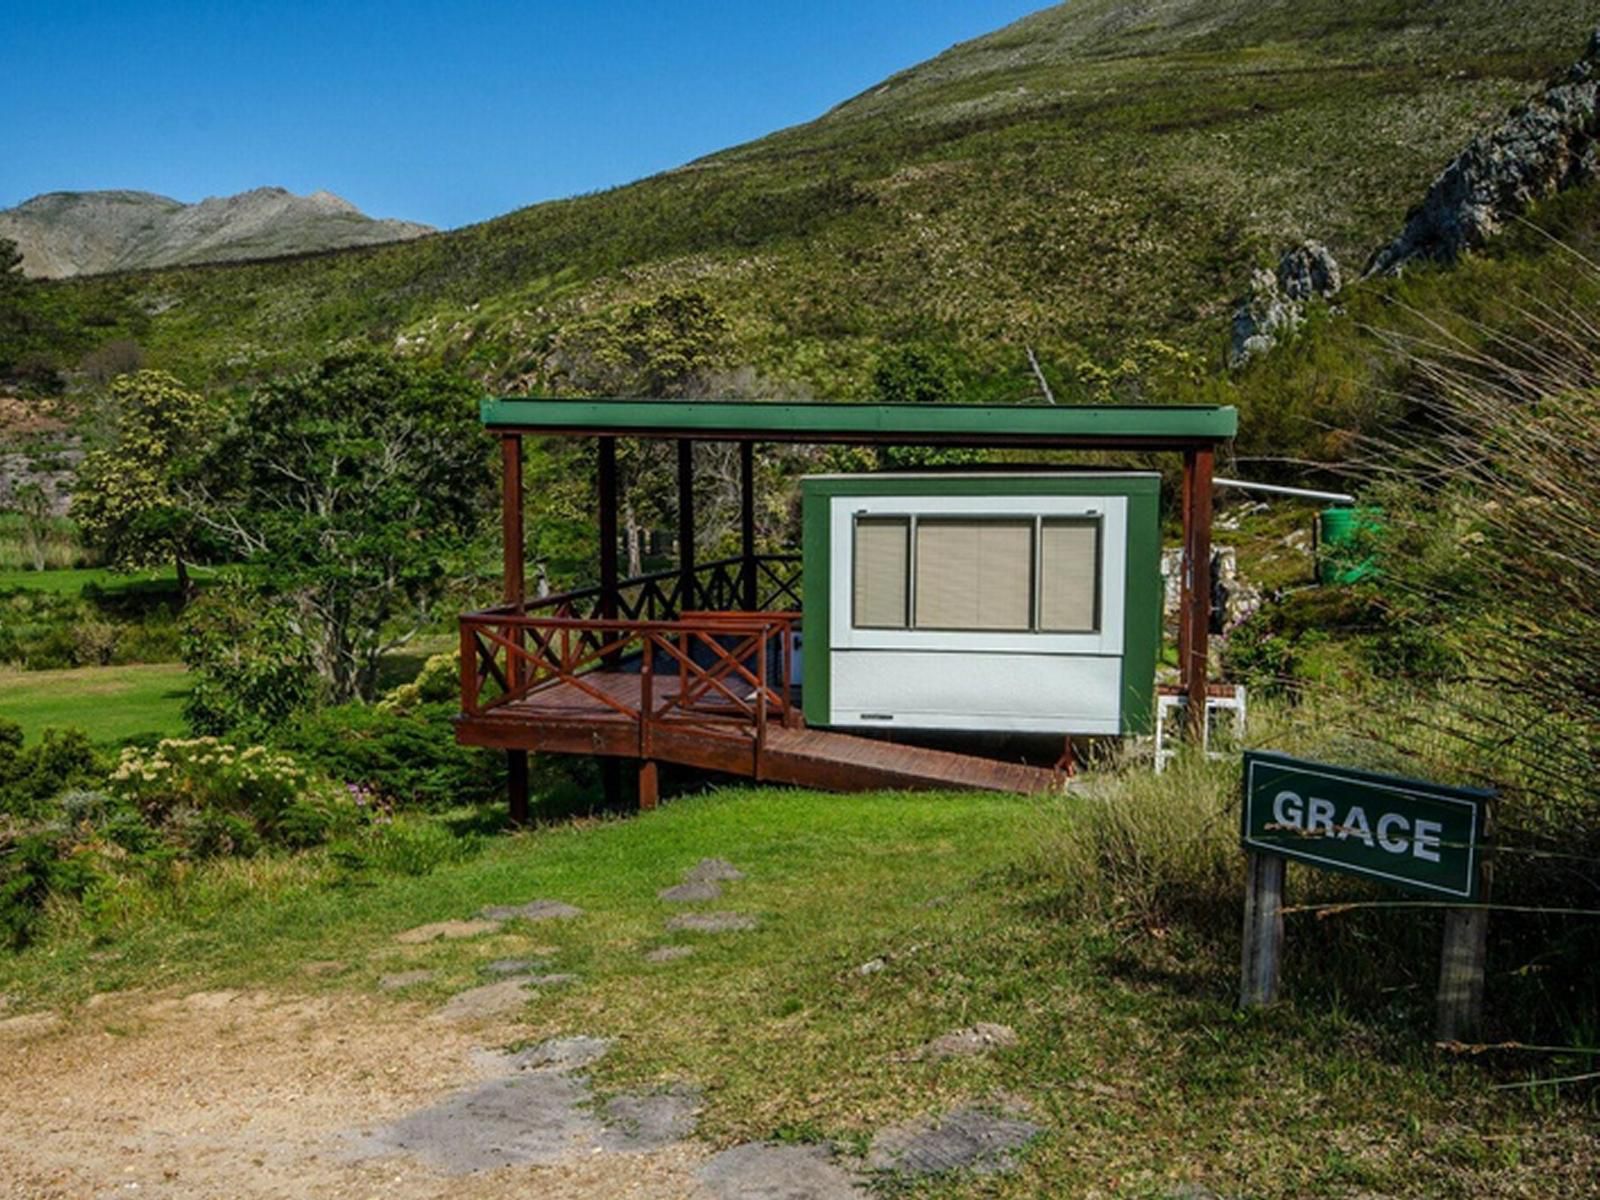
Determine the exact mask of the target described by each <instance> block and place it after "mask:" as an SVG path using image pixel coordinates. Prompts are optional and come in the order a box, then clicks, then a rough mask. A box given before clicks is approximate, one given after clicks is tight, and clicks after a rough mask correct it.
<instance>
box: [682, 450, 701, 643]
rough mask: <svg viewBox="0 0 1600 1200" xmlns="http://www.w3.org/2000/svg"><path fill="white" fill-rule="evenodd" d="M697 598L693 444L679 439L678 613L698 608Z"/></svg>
mask: <svg viewBox="0 0 1600 1200" xmlns="http://www.w3.org/2000/svg"><path fill="white" fill-rule="evenodd" d="M699 607H700V605H699V604H698V603H696V601H695V595H694V442H692V441H691V440H690V439H688V438H679V439H678V611H679V612H680V613H683V612H687V611H688V610H690V609H694V608H699Z"/></svg>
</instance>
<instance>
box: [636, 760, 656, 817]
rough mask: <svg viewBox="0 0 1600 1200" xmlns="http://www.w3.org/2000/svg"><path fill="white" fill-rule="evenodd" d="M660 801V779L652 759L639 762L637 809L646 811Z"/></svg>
mask: <svg viewBox="0 0 1600 1200" xmlns="http://www.w3.org/2000/svg"><path fill="white" fill-rule="evenodd" d="M660 801H661V781H660V779H659V778H658V775H657V771H656V764H655V761H654V760H653V759H646V760H645V761H644V762H642V763H640V764H639V809H640V811H641V812H648V811H649V810H650V809H652V808H654V807H655V806H656V805H657V804H659V803H660Z"/></svg>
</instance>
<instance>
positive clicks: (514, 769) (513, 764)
mask: <svg viewBox="0 0 1600 1200" xmlns="http://www.w3.org/2000/svg"><path fill="white" fill-rule="evenodd" d="M506 793H507V797H508V798H509V800H510V806H511V823H512V824H513V825H516V826H518V827H521V826H523V825H526V824H527V823H528V752H527V751H526V750H508V751H506Z"/></svg>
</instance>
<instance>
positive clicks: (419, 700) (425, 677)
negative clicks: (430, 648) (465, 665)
mask: <svg viewBox="0 0 1600 1200" xmlns="http://www.w3.org/2000/svg"><path fill="white" fill-rule="evenodd" d="M460 687H461V656H460V655H459V654H430V655H429V656H428V658H427V661H425V662H424V663H423V664H422V670H420V671H418V672H417V677H416V678H415V679H413V680H412V681H411V682H410V683H403V684H401V685H400V686H399V687H394V688H390V689H389V691H388V692H386V693H385V694H384V697H383V699H382V700H380V701H378V708H379V709H380V710H381V711H384V712H393V713H408V712H413V711H415V710H416V709H417V707H418V706H419V705H423V704H439V703H443V702H445V701H450V700H454V699H455V698H456V696H457V695H458V692H459V689H460Z"/></svg>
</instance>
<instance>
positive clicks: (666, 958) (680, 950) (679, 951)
mask: <svg viewBox="0 0 1600 1200" xmlns="http://www.w3.org/2000/svg"><path fill="white" fill-rule="evenodd" d="M694 950H695V948H694V947H693V946H657V947H656V948H655V949H654V950H651V951H650V952H649V953H647V954H646V955H645V956H644V960H645V962H653V963H664V962H677V961H678V959H680V958H688V957H689V956H690V955H691V954H693V953H694Z"/></svg>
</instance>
